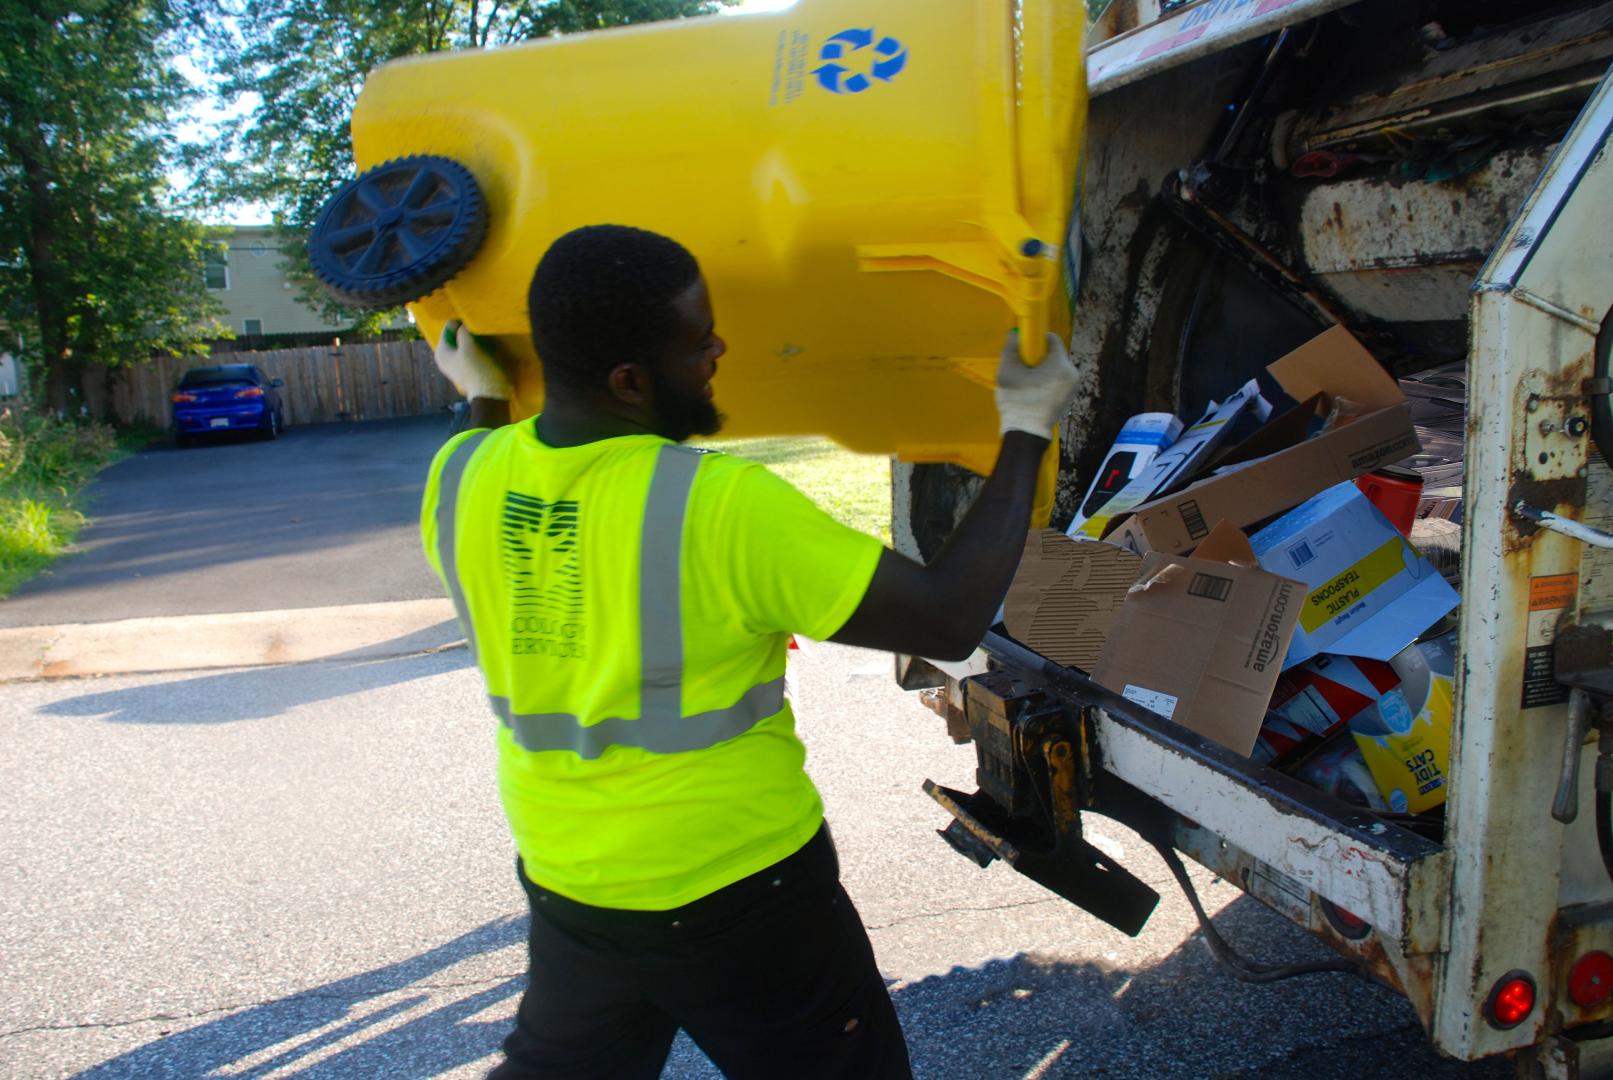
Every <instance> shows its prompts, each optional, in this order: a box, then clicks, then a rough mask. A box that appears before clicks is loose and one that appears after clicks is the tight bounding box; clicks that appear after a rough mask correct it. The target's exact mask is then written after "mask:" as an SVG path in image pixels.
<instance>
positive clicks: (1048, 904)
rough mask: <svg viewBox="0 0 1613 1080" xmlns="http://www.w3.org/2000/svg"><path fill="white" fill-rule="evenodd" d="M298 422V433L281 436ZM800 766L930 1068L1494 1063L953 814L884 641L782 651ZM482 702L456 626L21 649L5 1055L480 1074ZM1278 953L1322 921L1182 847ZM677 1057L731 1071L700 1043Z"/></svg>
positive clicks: (92, 1062)
mask: <svg viewBox="0 0 1613 1080" xmlns="http://www.w3.org/2000/svg"><path fill="white" fill-rule="evenodd" d="M288 445H290V444H288ZM792 668H793V671H794V675H795V681H796V688H797V693H796V699H797V701H798V703H799V713H800V717H801V727H802V731H803V734H804V737H805V738H806V739H807V741H808V745H809V748H810V752H811V756H810V759H809V768H810V769H811V771H812V772H813V774H814V776H815V777H816V778H817V779H818V782H819V785H820V787H821V788H822V789H823V791H824V796H825V801H826V804H827V807H828V814H829V818H830V821H831V822H832V824H833V827H834V829H835V835H836V838H837V841H838V843H839V846H840V851H841V859H842V864H843V870H844V877H845V880H846V884H847V887H848V889H849V890H850V892H851V894H852V896H853V897H854V898H855V900H856V902H857V904H858V906H859V908H860V910H861V913H862V916H863V919H864V922H865V923H866V925H867V926H868V927H869V929H870V934H871V937H872V939H873V942H874V947H875V950H876V952H877V954H878V957H879V960H880V963H881V966H882V968H883V970H884V971H885V972H886V973H887V976H888V978H889V979H890V980H891V981H892V990H893V995H894V998H895V1001H896V1003H897V1007H898V1009H899V1011H900V1014H901V1017H902V1021H903V1025H904V1028H905V1030H906V1032H907V1037H908V1040H909V1043H910V1045H911V1048H912V1054H913V1060H914V1065H915V1069H916V1072H917V1074H918V1076H920V1077H925V1078H928V1077H934V1078H949V1080H950V1078H970V1080H974V1078H997V1077H1002V1078H1041V1077H1091V1076H1101V1077H1139V1078H1140V1077H1147V1078H1150V1080H1152V1078H1158V1077H1171V1078H1176V1077H1218V1078H1227V1077H1279V1078H1281V1077H1296V1078H1305V1080H1323V1078H1328V1077H1350V1078H1355V1077H1364V1076H1389V1077H1400V1076H1419V1077H1433V1078H1455V1077H1464V1078H1475V1077H1502V1076H1507V1075H1510V1070H1509V1068H1508V1067H1507V1066H1505V1065H1503V1064H1500V1063H1489V1064H1484V1065H1479V1066H1461V1065H1456V1064H1454V1063H1449V1062H1443V1061H1440V1060H1438V1059H1437V1058H1436V1057H1435V1056H1434V1055H1433V1053H1432V1052H1431V1051H1430V1050H1428V1048H1427V1047H1426V1046H1425V1044H1424V1041H1423V1036H1422V1034H1421V1031H1420V1029H1419V1028H1418V1027H1417V1024H1416V1021H1415V1018H1414V1017H1413V1016H1412V1014H1411V1012H1410V1010H1409V1008H1408V1007H1407V1006H1406V1005H1405V1004H1404V1002H1403V1001H1401V1000H1400V999H1398V998H1397V997H1396V996H1395V995H1394V994H1393V993H1391V992H1389V991H1387V990H1384V989H1381V988H1378V987H1375V986H1372V985H1368V984H1365V983H1361V982H1357V981H1354V980H1351V979H1348V978H1346V977H1343V976H1338V975H1324V976H1317V977H1312V978H1308V979H1299V980H1293V981H1290V982H1287V983H1282V984H1278V985H1275V986H1265V987H1253V986H1247V985H1244V984H1240V983H1237V982H1234V981H1232V980H1231V979H1229V978H1228V977H1226V976H1224V975H1223V974H1221V973H1220V971H1219V970H1218V969H1217V968H1216V967H1215V966H1214V965H1213V963H1212V962H1211V961H1210V959H1209V957H1208V955H1207V953H1206V951H1205V949H1204V947H1203V945H1202V943H1201V942H1200V941H1199V940H1198V939H1197V933H1196V928H1195V926H1194V924H1193V922H1192V916H1191V913H1190V912H1189V910H1188V908H1187V905H1186V903H1185V902H1184V901H1183V899H1182V897H1181V896H1180V894H1179V893H1178V892H1177V891H1176V890H1175V888H1174V887H1173V886H1172V885H1171V884H1170V882H1169V878H1168V875H1167V872H1166V871H1165V869H1164V867H1163V866H1162V865H1161V864H1160V863H1159V862H1158V860H1157V859H1156V858H1155V857H1153V856H1152V854H1151V853H1149V852H1147V851H1146V850H1145V849H1143V847H1142V846H1141V844H1140V843H1139V842H1138V841H1137V840H1136V838H1135V837H1132V836H1130V835H1129V834H1127V833H1126V832H1125V831H1124V830H1123V829H1120V828H1118V827H1116V826H1112V825H1099V826H1098V827H1097V828H1096V830H1095V831H1096V833H1097V834H1098V836H1099V839H1098V840H1097V841H1096V842H1098V843H1100V844H1101V845H1103V846H1104V847H1105V848H1106V849H1107V850H1109V851H1110V853H1111V854H1113V855H1115V856H1116V857H1118V858H1120V859H1121V861H1122V862H1124V863H1125V864H1126V865H1128V866H1129V867H1130V868H1131V869H1132V870H1134V871H1135V872H1137V873H1139V874H1140V875H1142V876H1143V877H1145V878H1146V879H1148V880H1149V881H1150V882H1151V883H1153V884H1154V885H1155V886H1156V887H1157V888H1158V889H1159V890H1160V892H1161V893H1162V895H1163V896H1164V900H1163V902H1162V904H1161V906H1160V909H1159V910H1158V912H1157V913H1156V915H1155V917H1154V919H1153V921H1152V922H1151V923H1150V925H1149V926H1148V928H1147V929H1146V930H1145V931H1144V932H1143V934H1142V935H1141V937H1139V938H1138V939H1135V940H1133V939H1130V938H1127V937H1125V936H1124V935H1121V934H1119V933H1117V932H1115V931H1112V930H1110V929H1108V928H1107V927H1105V926H1104V925H1102V924H1100V923H1098V922H1097V921H1095V920H1093V919H1091V918H1090V917H1087V916H1086V915H1084V914H1083V913H1081V912H1079V911H1077V910H1075V909H1073V908H1071V907H1070V906H1069V905H1067V904H1066V903H1064V902H1063V901H1062V900H1058V899H1056V898H1054V897H1052V896H1050V895H1049V894H1048V893H1046V892H1044V891H1043V890H1041V889H1040V888H1039V887H1038V886H1036V885H1034V884H1032V883H1030V882H1028V881H1026V880H1024V879H1023V878H1020V877H1019V876H1017V875H1016V874H1015V873H1014V872H1013V871H1011V870H1009V869H1007V868H1005V867H1003V866H1001V865H994V866H993V867H992V868H990V869H989V870H985V871H982V870H979V869H977V868H976V867H975V866H974V865H973V864H971V863H968V862H966V861H965V860H963V859H962V858H961V857H959V856H957V855H956V854H954V853H953V852H952V851H951V850H950V849H948V848H947V847H946V846H945V845H944V844H943V843H942V842H941V841H940V839H939V838H937V837H936V835H935V833H934V831H933V830H934V829H935V828H936V827H937V826H939V825H941V824H943V823H944V820H945V819H944V817H943V815H942V814H941V812H940V811H939V809H938V808H936V807H935V806H934V805H933V804H932V803H930V802H929V800H927V799H926V798H925V797H924V796H923V795H922V794H921V793H920V791H919V785H920V782H921V781H922V780H923V779H925V778H926V777H929V778H933V779H935V780H936V781H938V782H940V783H944V784H950V785H952V786H958V787H968V786H969V784H970V779H971V775H972V771H973V754H972V751H971V749H970V748H968V747H956V746H954V745H952V744H951V743H950V741H948V740H947V738H946V737H945V735H944V733H943V731H942V727H941V723H940V721H939V720H938V719H936V718H935V717H934V716H932V715H931V714H930V713H928V712H926V711H924V710H923V709H922V708H921V707H919V705H918V704H917V703H916V702H915V701H914V700H913V699H912V698H910V697H908V696H906V695H903V694H901V693H900V692H899V691H897V690H896V689H895V687H894V686H893V684H892V682H891V679H890V676H889V671H888V659H887V658H885V657H883V656H878V655H875V654H870V653H864V652H860V651H857V650H851V649H844V648H838V647H833V646H811V647H809V648H808V649H807V650H806V651H805V652H804V653H803V654H801V655H800V656H799V657H798V658H797V659H795V660H793V661H792ZM492 724H493V721H492V720H491V719H490V718H489V716H488V715H487V714H486V711H485V705H484V704H483V702H482V701H481V700H480V686H479V680H478V678H477V676H476V673H475V672H474V671H473V670H472V669H470V668H469V667H467V657H466V655H465V653H464V652H463V651H452V652H446V653H438V654H434V655H429V656H417V657H408V658H401V659H394V660H387V661H377V662H370V663H323V664H306V665H296V666H288V667H280V668H259V669H252V670H241V671H225V672H208V673H180V674H168V675H163V676H123V677H110V678H104V679H95V680H67V681H56V682H32V683H16V684H12V685H9V686H6V687H5V688H4V691H3V692H0V742H3V745H5V747H6V748H7V749H6V753H5V754H4V755H0V790H4V791H5V792H6V797H5V798H4V799H3V800H0V957H3V958H4V961H3V963H4V970H5V976H4V979H3V980H0V1076H6V1077H18V1078H35V1077H79V1078H86V1080H114V1078H130V1080H134V1078H138V1080H157V1078H164V1077H176V1078H177V1077H185V1078H190V1077H221V1076H231V1077H251V1078H254V1080H270V1078H282V1077H317V1078H342V1080H349V1078H350V1080H373V1078H375V1077H380V1076H386V1077H389V1078H424V1077H452V1078H469V1077H477V1076H480V1075H482V1073H483V1071H484V1070H485V1069H486V1067H487V1066H488V1065H489V1064H490V1063H491V1062H492V1061H494V1060H496V1058H495V1057H494V1055H495V1054H496V1051H497V1046H498V1043H499V1040H500V1038H501V1037H502V1035H503V1033H504V1031H505V1030H506V1027H507V1025H508V1023H509V1018H510V1016H511V1014H512V1012H513V1009H514V1006H515V1002H516V1000H517V998H518V995H519V993H520V990H521V986H522V984H523V978H524V975H523V971H524V962H523V955H522V953H523V950H522V935H523V920H524V905H523V901H522V897H521V894H520V892H519V889H518V887H517V886H516V884H515V881H514V879H513V869H512V865H511V862H512V852H511V847H510V844H509V841H508V838H507V836H506V834H505V830H504V826H503V823H502V820H501V817H500V814H499V810H498V807H497V804H496V799H495V793H494V780H493V774H492V769H493V743H492V739H491V732H492ZM1195 878H1196V880H1197V881H1198V883H1199V886H1200V888H1201V890H1202V894H1203V896H1204V899H1205V902H1206V904H1207V905H1208V907H1209V908H1210V910H1211V911H1212V913H1214V918H1215V921H1216V923H1217V925H1218V926H1219V927H1220V929H1221V930H1222V932H1223V933H1224V934H1226V935H1227V936H1228V937H1229V938H1231V939H1232V940H1233V941H1234V942H1235V943H1237V944H1239V945H1240V946H1242V947H1243V948H1244V949H1245V950H1246V951H1247V952H1249V953H1251V954H1253V955H1254V956H1256V957H1257V958H1259V959H1262V960H1266V961H1276V960H1282V959H1286V960H1297V959H1300V958H1304V957H1312V956H1316V955H1319V954H1320V951H1321V950H1320V947H1319V946H1317V945H1315V943H1313V942H1311V941H1310V940H1308V939H1307V938H1305V937H1304V936H1303V935H1302V934H1300V933H1299V932H1298V931H1296V930H1294V929H1293V928H1291V927H1290V926H1289V925H1288V924H1287V923H1286V922H1284V921H1283V920H1281V919H1280V918H1278V917H1277V916H1275V915H1272V914H1271V913H1269V912H1267V911H1266V910H1265V909H1264V908H1262V907H1260V906H1259V905H1258V904H1257V903H1256V902H1255V901H1253V900H1250V899H1248V898H1246V897H1242V895H1241V894H1240V893H1239V892H1237V891H1236V890H1235V889H1233V888H1231V887H1230V886H1227V885H1224V884H1219V883H1212V882H1211V881H1209V880H1208V877H1207V875H1206V874H1204V873H1203V872H1200V871H1196V872H1195ZM665 1075H666V1076H667V1077H670V1078H676V1080H695V1078H700V1080H705V1078H709V1077H712V1076H714V1075H715V1073H714V1072H713V1070H712V1069H711V1067H710V1065H709V1064H708V1063H706V1062H705V1061H704V1059H703V1058H702V1057H701V1055H700V1054H699V1053H698V1051H697V1050H695V1049H694V1048H693V1047H692V1046H690V1045H689V1044H687V1043H680V1044H679V1046H678V1047H677V1049H676V1051H675V1053H674V1056H673V1058H672V1060H671V1062H670V1063H669V1065H668V1067H667V1070H666V1074H665Z"/></svg>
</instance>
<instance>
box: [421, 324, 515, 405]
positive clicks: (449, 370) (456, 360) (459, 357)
mask: <svg viewBox="0 0 1613 1080" xmlns="http://www.w3.org/2000/svg"><path fill="white" fill-rule="evenodd" d="M434 355H435V357H436V360H437V370H438V371H440V372H442V373H443V374H444V375H446V376H448V379H449V381H450V382H452V383H453V384H454V385H455V386H457V387H459V389H460V392H461V393H463V394H464V395H465V400H466V401H469V400H471V399H472V398H491V399H493V400H495V401H508V400H510V380H509V376H507V375H505V374H504V371H503V369H502V368H500V367H499V366H498V361H496V360H494V359H493V358H492V357H491V356H489V355H488V353H487V350H486V349H484V348H483V347H482V345H481V343H480V342H478V341H477V340H476V335H475V334H473V333H471V332H470V331H469V330H466V329H465V326H464V324H463V323H461V322H460V321H459V320H458V319H449V320H448V321H447V322H446V323H444V324H443V328H442V336H441V337H439V338H438V339H437V350H436V352H435V354H434Z"/></svg>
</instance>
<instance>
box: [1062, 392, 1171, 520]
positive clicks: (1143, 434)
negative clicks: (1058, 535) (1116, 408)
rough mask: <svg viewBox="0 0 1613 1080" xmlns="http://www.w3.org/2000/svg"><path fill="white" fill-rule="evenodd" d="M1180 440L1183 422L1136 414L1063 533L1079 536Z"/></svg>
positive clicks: (1164, 415)
mask: <svg viewBox="0 0 1613 1080" xmlns="http://www.w3.org/2000/svg"><path fill="white" fill-rule="evenodd" d="M1181 437H1182V422H1181V421H1180V420H1178V419H1176V417H1174V416H1172V415H1171V414H1170V413H1162V412H1150V413H1138V414H1137V415H1136V416H1133V417H1132V418H1131V419H1130V420H1127V421H1126V423H1125V425H1124V426H1123V427H1121V429H1120V434H1119V435H1117V436H1115V441H1114V442H1113V443H1112V444H1110V446H1109V453H1108V454H1107V455H1106V456H1105V457H1104V459H1103V465H1102V466H1100V467H1099V469H1098V471H1097V474H1096V475H1095V476H1093V477H1092V483H1091V484H1089V485H1088V486H1087V493H1086V495H1085V497H1083V498H1082V499H1081V505H1080V507H1079V508H1078V509H1077V510H1076V512H1075V517H1074V519H1073V520H1071V522H1070V527H1069V528H1068V529H1066V530H1064V531H1065V532H1067V533H1069V534H1070V535H1071V536H1074V535H1075V534H1076V533H1077V532H1079V531H1080V530H1081V526H1082V525H1084V524H1086V521H1087V519H1088V518H1090V517H1092V516H1093V515H1094V514H1096V513H1097V512H1098V511H1099V510H1101V509H1102V508H1103V507H1104V506H1106V505H1108V503H1109V502H1110V501H1111V500H1113V498H1114V497H1115V496H1116V495H1118V494H1119V493H1120V492H1122V491H1123V490H1125V488H1126V485H1127V484H1130V483H1131V482H1132V481H1133V480H1136V479H1137V478H1138V477H1140V476H1142V475H1143V473H1144V472H1146V471H1147V469H1148V466H1149V465H1150V464H1151V463H1152V462H1153V460H1154V459H1155V458H1156V457H1158V456H1159V454H1160V452H1161V451H1163V450H1164V449H1166V448H1167V447H1169V446H1170V445H1171V444H1172V443H1174V442H1176V441H1177V440H1178V439H1180V438H1181Z"/></svg>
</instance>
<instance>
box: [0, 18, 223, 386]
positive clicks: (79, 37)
mask: <svg viewBox="0 0 1613 1080" xmlns="http://www.w3.org/2000/svg"><path fill="white" fill-rule="evenodd" d="M202 2H205V0H198V9H199V7H200V3H202ZM196 10H197V9H192V8H191V7H189V6H188V4H187V3H186V2H185V0H6V2H5V3H0V318H4V319H5V321H6V322H7V323H9V324H10V325H11V326H12V328H13V329H14V330H17V331H19V332H20V333H21V337H22V340H23V343H24V346H25V348H24V358H25V360H26V361H27V362H28V363H29V366H30V367H32V368H34V369H36V370H39V369H43V371H44V372H45V374H46V401H47V403H48V404H49V405H50V406H51V407H52V408H54V409H58V410H61V409H66V408H67V407H69V405H70V404H71V398H72V396H73V394H74V393H76V392H78V391H80V389H81V386H82V379H83V378H84V377H85V376H86V374H89V375H91V376H92V377H93V375H94V373H96V372H101V373H104V372H105V371H106V369H107V368H110V367H115V366H119V365H124V364H134V363H140V362H143V361H145V360H146V359H148V358H149V357H150V356H151V355H152V353H153V352H155V351H158V350H166V351H172V352H178V351H181V350H190V349H200V348H201V347H202V345H201V342H202V340H203V338H204V337H206V336H209V335H217V334H218V333H219V332H220V331H221V327H220V326H219V325H218V324H217V322H216V321H215V320H214V319H213V318H212V315H213V313H214V312H215V311H216V310H217V306H216V304H214V303H213V301H212V300H211V299H210V298H209V297H208V295H207V292H206V289H205V285H204V282H203V280H202V274H201V264H202V258H203V253H204V249H205V246H206V245H207V244H208V243H209V240H208V238H207V235H206V233H205V230H204V229H203V228H202V226H201V225H199V224H197V223H196V222H195V221H193V220H189V219H187V218H186V217H184V216H183V214H182V213H181V212H180V208H179V207H178V206H177V205H176V202H175V200H174V198H173V193H172V192H171V191H170V190H169V188H168V183H167V179H166V177H167V174H168V170H169V167H170V166H171V165H172V164H173V163H174V161H175V159H176V153H177V149H178V148H177V143H176V140H175V138H174V128H175V123H176V121H177V119H178V117H179V116H180V110H181V108H182V106H183V105H184V102H185V100H186V97H187V95H188V94H189V93H190V92H191V91H190V87H189V84H188V83H187V82H186V81H185V80H184V79H183V78H182V77H181V76H180V75H179V74H177V73H176V71H175V69H174V67H173V61H174V58H175V56H176V55H177V53H178V50H180V49H181V48H182V47H183V42H184V40H185V31H186V28H187V26H190V25H193V22H192V21H191V20H192V19H193V17H194V16H195V14H196ZM7 345H8V346H14V345H15V342H10V341H8V342H7Z"/></svg>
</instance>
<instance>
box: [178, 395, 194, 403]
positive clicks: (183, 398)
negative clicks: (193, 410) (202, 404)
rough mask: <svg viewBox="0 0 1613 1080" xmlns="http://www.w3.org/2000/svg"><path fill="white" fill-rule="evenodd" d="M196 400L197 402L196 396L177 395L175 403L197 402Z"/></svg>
mask: <svg viewBox="0 0 1613 1080" xmlns="http://www.w3.org/2000/svg"><path fill="white" fill-rule="evenodd" d="M195 400H196V395H195V394H175V395H174V401H175V402H180V401H195Z"/></svg>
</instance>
